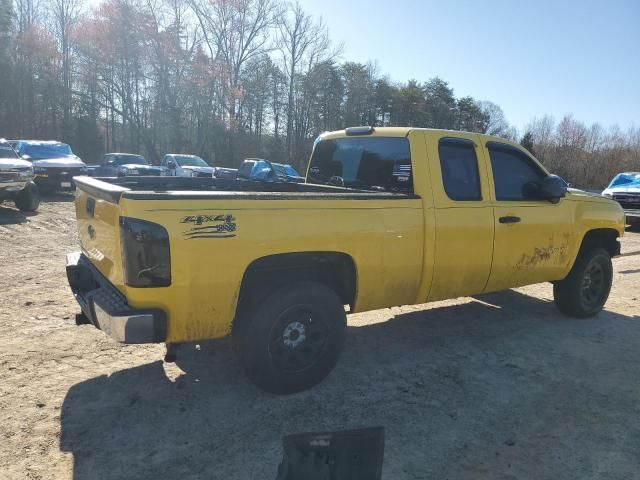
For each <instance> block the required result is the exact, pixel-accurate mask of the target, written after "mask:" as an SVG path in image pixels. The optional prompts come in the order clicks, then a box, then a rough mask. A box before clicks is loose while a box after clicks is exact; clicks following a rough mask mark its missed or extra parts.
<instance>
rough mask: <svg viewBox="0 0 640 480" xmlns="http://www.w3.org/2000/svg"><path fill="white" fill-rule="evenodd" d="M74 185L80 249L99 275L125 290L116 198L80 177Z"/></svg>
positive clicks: (118, 209)
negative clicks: (108, 196)
mask: <svg viewBox="0 0 640 480" xmlns="http://www.w3.org/2000/svg"><path fill="white" fill-rule="evenodd" d="M76 185H77V187H78V189H77V194H76V200H75V207H76V218H77V221H78V237H79V240H80V247H81V248H82V252H83V253H84V254H85V255H86V256H87V257H88V258H89V260H91V263H93V265H95V266H96V268H97V269H98V270H99V271H100V273H101V274H102V275H104V276H105V277H106V278H107V279H108V280H109V281H110V282H111V283H113V285H115V286H116V287H117V288H118V289H119V290H120V291H121V292H124V285H123V275H122V261H121V258H122V257H121V255H120V232H119V229H120V227H119V219H120V207H119V205H118V203H117V199H115V200H116V201H115V202H114V201H112V200H113V199H105V198H104V195H102V194H101V193H100V192H97V191H95V189H92V188H89V187H88V186H87V185H85V184H84V183H83V182H82V181H80V182H78V181H76Z"/></svg>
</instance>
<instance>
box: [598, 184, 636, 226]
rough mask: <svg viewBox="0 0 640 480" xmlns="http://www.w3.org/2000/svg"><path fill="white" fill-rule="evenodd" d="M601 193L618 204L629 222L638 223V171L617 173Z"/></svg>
mask: <svg viewBox="0 0 640 480" xmlns="http://www.w3.org/2000/svg"><path fill="white" fill-rule="evenodd" d="M602 195H604V196H605V197H609V198H612V199H614V200H615V201H616V202H618V203H619V204H620V206H621V207H622V208H623V209H624V213H625V215H626V217H627V222H628V223H629V224H631V225H634V226H637V225H640V172H625V173H619V174H618V175H616V176H615V177H613V180H611V183H610V184H609V186H608V187H607V188H606V189H605V190H604V191H603V192H602Z"/></svg>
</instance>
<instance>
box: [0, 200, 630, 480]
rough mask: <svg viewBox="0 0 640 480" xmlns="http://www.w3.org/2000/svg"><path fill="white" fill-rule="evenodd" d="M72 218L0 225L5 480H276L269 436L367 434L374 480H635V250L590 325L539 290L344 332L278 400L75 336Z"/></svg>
mask: <svg viewBox="0 0 640 480" xmlns="http://www.w3.org/2000/svg"><path fill="white" fill-rule="evenodd" d="M71 200H72V198H71V197H64V196H60V197H57V198H54V199H51V200H50V201H48V202H46V203H44V204H43V205H42V207H41V210H40V213H39V214H37V215H32V216H24V215H22V214H20V213H19V212H17V211H16V210H13V209H12V208H9V207H8V206H5V207H0V265H1V271H2V275H1V276H0V378H1V383H0V478H1V479H3V480H4V479H25V478H29V479H40V478H56V479H58V478H60V479H66V478H75V479H99V478H149V479H160V478H171V479H187V478H223V479H231V478H233V479H235V478H238V479H253V478H255V479H273V478H275V475H276V470H277V464H278V462H279V460H280V458H281V455H282V452H281V443H280V442H281V440H280V439H281V436H282V435H284V434H288V433H295V432H302V431H315V430H333V429H342V428H355V427H361V426H375V425H383V426H385V427H386V450H385V463H384V478H385V479H445V478H449V479H459V478H473V479H482V478H486V479H495V478H502V479H516V478H522V479H532V478H536V479H542V478H548V479H554V480H555V479H573V478H576V479H578V478H579V479H629V478H638V475H639V473H638V472H640V367H639V363H640V234H637V233H635V234H633V233H630V234H628V235H627V236H626V237H625V238H624V241H623V252H626V253H629V254H630V255H627V256H624V257H622V258H618V259H616V260H614V266H615V271H616V275H615V280H614V287H613V291H612V296H611V299H610V301H609V303H608V304H607V310H606V311H605V312H603V313H601V314H600V315H598V317H597V318H593V319H588V320H574V319H567V318H565V317H563V316H562V315H560V314H559V313H558V312H557V311H556V310H555V308H554V306H553V304H551V303H550V301H551V287H550V286H549V285H536V286H532V287H527V288H521V289H517V290H513V291H507V292H503V293H499V294H492V295H487V296H483V297H482V298H479V299H469V298H465V299H460V300H457V301H449V302H440V303H437V304H433V305H430V306H428V307H406V308H394V309H390V310H382V311H377V312H372V313H367V314H360V315H355V316H353V317H351V318H350V321H349V324H350V327H351V328H350V332H349V341H348V346H347V349H346V352H345V354H344V355H343V357H342V359H341V361H340V363H339V365H338V367H337V368H336V370H335V371H334V372H333V373H332V374H331V376H330V377H329V378H328V379H327V380H326V381H325V382H324V383H322V384H321V385H320V386H318V387H316V388H314V389H312V390H311V391H308V392H304V393H301V394H298V395H294V396H289V397H275V396H271V395H267V394H264V393H262V392H260V391H258V390H257V389H256V388H254V387H253V386H252V385H250V384H248V383H247V382H246V380H245V379H244V377H243V376H242V374H241V372H240V371H239V369H238V366H237V365H236V363H235V362H234V360H233V357H232V354H231V351H230V346H229V343H228V342H226V341H220V342H211V343H208V344H204V345H200V346H196V345H189V346H183V347H181V350H180V351H179V357H180V358H179V361H178V364H177V365H166V364H163V362H162V361H161V359H162V356H163V354H164V348H163V347H162V346H155V345H153V346H126V347H125V346H119V345H117V344H116V343H114V342H112V341H111V340H109V339H108V338H107V337H106V336H105V335H103V334H102V333H101V332H99V331H98V330H96V329H94V328H93V327H92V326H82V327H77V326H75V324H74V316H75V313H76V312H77V311H78V309H77V307H76V304H75V302H74V300H73V297H72V295H71V293H70V292H69V289H68V287H67V284H66V279H65V274H64V265H63V264H64V254H65V253H66V252H67V251H70V250H72V249H75V248H76V234H75V223H74V215H73V203H71ZM634 252H635V254H633V253H634Z"/></svg>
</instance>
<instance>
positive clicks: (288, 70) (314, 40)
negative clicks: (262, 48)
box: [277, 3, 330, 161]
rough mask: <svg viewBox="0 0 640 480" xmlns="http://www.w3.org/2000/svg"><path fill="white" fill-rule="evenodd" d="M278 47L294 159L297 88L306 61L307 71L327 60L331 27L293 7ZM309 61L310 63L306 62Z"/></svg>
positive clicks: (289, 153)
mask: <svg viewBox="0 0 640 480" xmlns="http://www.w3.org/2000/svg"><path fill="white" fill-rule="evenodd" d="M277 45H278V48H279V50H280V52H281V54H282V63H283V66H284V71H285V74H286V76H287V82H288V94H287V157H288V159H289V161H290V160H291V156H292V145H293V126H294V111H295V104H294V101H295V95H294V93H295V85H296V77H297V75H298V73H299V70H300V67H301V64H302V63H303V61H304V62H305V64H306V66H307V71H311V69H312V68H313V67H314V66H315V65H316V64H317V63H319V62H320V61H321V60H324V59H325V58H324V57H325V56H326V55H327V54H328V49H329V46H330V41H329V35H328V31H327V27H326V26H325V24H324V22H323V21H322V19H320V20H319V21H315V20H314V19H313V17H312V16H311V15H308V14H306V13H305V12H304V10H303V9H302V7H301V6H300V4H299V3H295V4H293V5H290V6H289V8H288V11H287V12H286V14H285V15H284V17H283V18H282V21H281V22H280V24H279V29H278V39H277ZM305 60H306V61H305Z"/></svg>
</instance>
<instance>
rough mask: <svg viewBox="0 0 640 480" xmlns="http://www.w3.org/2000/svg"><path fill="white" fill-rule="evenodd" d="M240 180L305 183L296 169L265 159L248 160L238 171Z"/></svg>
mask: <svg viewBox="0 0 640 480" xmlns="http://www.w3.org/2000/svg"><path fill="white" fill-rule="evenodd" d="M238 178H241V179H245V180H260V181H263V182H295V183H303V182H304V181H305V179H304V177H302V176H301V175H300V174H299V173H298V172H297V171H296V169H295V168H293V167H292V166H291V165H287V164H284V163H273V162H270V161H269V160H265V159H263V158H247V159H245V160H244V161H243V162H242V165H240V168H239V169H238Z"/></svg>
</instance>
